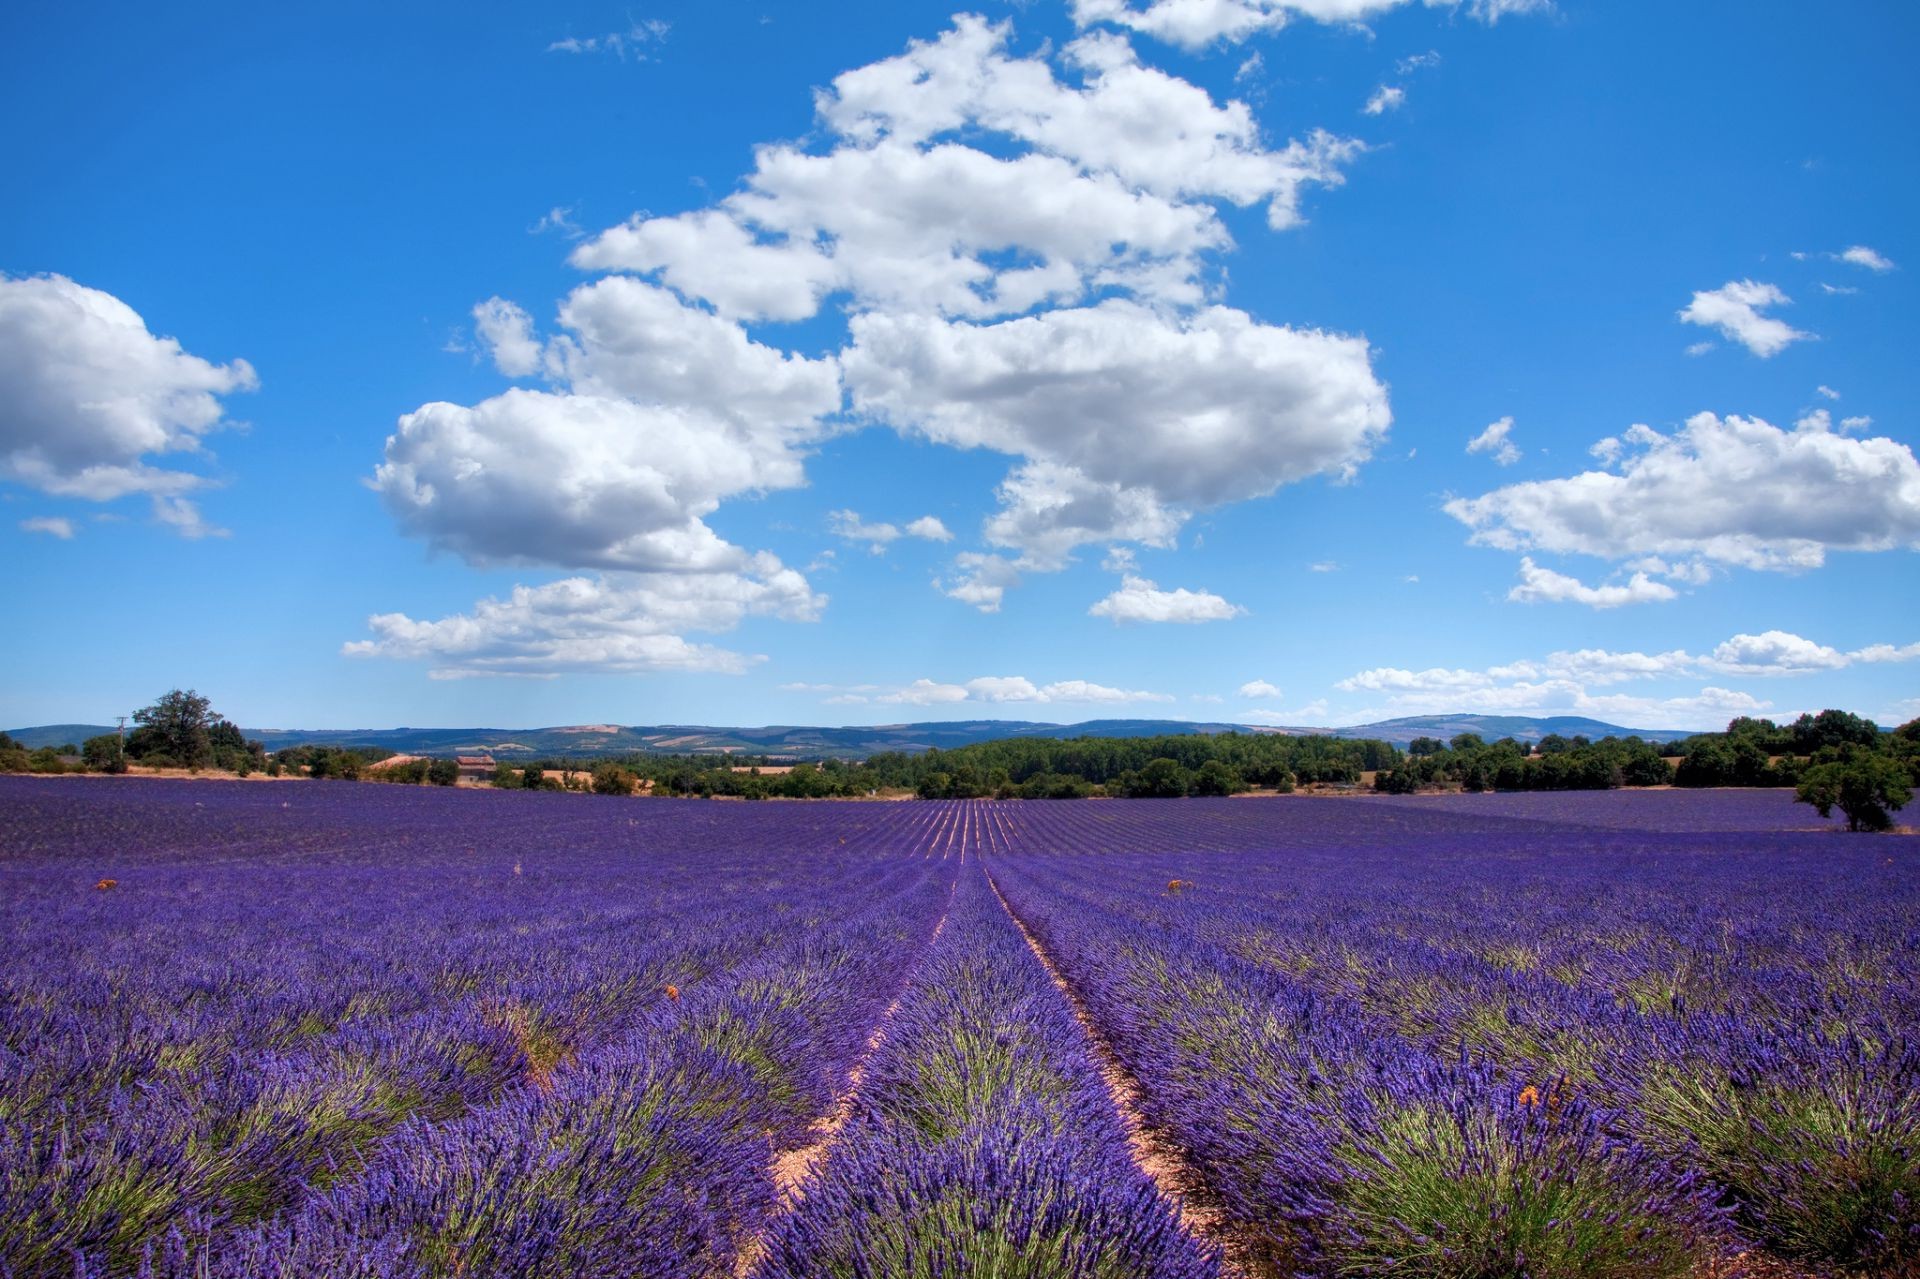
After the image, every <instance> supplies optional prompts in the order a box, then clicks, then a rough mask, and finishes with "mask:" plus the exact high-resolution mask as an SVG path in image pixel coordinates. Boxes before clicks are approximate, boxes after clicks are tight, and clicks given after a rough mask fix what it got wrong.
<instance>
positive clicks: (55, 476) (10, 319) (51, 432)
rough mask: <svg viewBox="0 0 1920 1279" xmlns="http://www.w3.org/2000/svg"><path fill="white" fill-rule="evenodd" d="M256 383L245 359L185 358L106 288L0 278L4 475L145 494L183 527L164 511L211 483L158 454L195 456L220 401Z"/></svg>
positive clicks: (85, 493) (215, 422) (84, 494)
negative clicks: (217, 361)
mask: <svg viewBox="0 0 1920 1279" xmlns="http://www.w3.org/2000/svg"><path fill="white" fill-rule="evenodd" d="M258 385H259V381H258V379H257V378H256V377H255V376H254V372H253V367H252V366H251V365H249V364H248V363H247V362H246V361H245V360H234V361H233V362H232V363H230V364H214V363H212V362H210V361H208V360H204V359H202V358H200V357H199V356H197V355H191V354H189V353H188V352H186V351H185V350H184V349H182V347H181V345H180V343H179V342H178V341H176V340H175V339H173V338H170V337H156V336H154V335H153V334H152V333H151V332H149V331H148V329H147V325H146V321H144V320H143V319H141V318H140V315H139V313H138V312H136V311H135V310H134V309H133V308H132V307H130V306H128V305H127V304H126V303H125V302H122V301H121V300H120V299H119V298H116V297H114V296H113V295H112V294H110V293H104V292H102V291H100V290H99V289H91V288H88V287H86V286H85V285H82V284H76V283H75V282H74V281H72V280H70V279H68V278H67V277H65V276H63V275H40V276H29V277H21V278H15V277H10V276H5V275H0V404H4V406H5V407H4V408H0V479H6V480H11V481H14V482H16V483H19V484H24V485H27V486H29V487H31V488H35V489H38V490H40V491H41V492H43V493H50V494H53V495H54V496H57V497H72V498H80V499H83V500H86V501H93V502H107V501H112V500H114V499H116V498H121V497H126V496H128V495H131V494H142V495H146V496H148V497H151V498H152V499H154V502H155V515H156V517H157V518H159V519H160V521H161V522H162V523H170V524H173V525H174V527H176V528H181V529H182V531H186V527H185V526H183V525H182V524H181V523H180V522H179V521H177V520H173V519H170V518H169V517H170V516H171V515H175V514H177V513H178V512H179V511H181V510H190V509H192V507H191V504H190V503H185V502H179V501H177V499H180V497H181V495H182V494H185V493H190V492H192V491H194V490H195V489H198V488H201V487H204V486H205V485H206V484H207V483H208V481H207V480H206V479H205V478H204V477H203V476H200V475H197V474H194V473H192V472H189V471H182V470H176V469H170V468H167V467H163V466H157V465H155V464H154V462H153V459H155V458H159V457H165V456H167V455H170V454H196V453H200V452H201V451H202V440H203V438H204V437H205V436H206V435H208V434H209V433H211V432H213V431H216V430H218V429H219V428H220V427H222V426H223V425H225V424H226V423H225V419H224V409H223V406H222V405H221V402H220V397H221V396H223V395H228V394H232V393H234V392H237V391H251V390H253V389H254V388H255V387H256V386H258ZM169 499H176V501H175V502H174V503H173V504H171V505H170V504H168V500H169ZM199 527H204V525H201V526H199Z"/></svg>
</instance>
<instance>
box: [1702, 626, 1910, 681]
mask: <svg viewBox="0 0 1920 1279" xmlns="http://www.w3.org/2000/svg"><path fill="white" fill-rule="evenodd" d="M1881 647H1882V648H1891V646H1890V645H1882V646H1881ZM1850 661H1851V659H1850V658H1849V657H1848V656H1847V654H1845V653H1842V652H1840V651H1838V650H1837V649H1832V648H1828V647H1827V646H1826V645H1825V644H1816V643H1814V642H1813V641H1812V640H1810V639H1803V638H1801V637H1800V636H1798V635H1795V634H1793V633H1792V632H1790V631H1764V632H1762V633H1761V634H1759V635H1736V636H1734V637H1733V638H1732V639H1730V640H1728V641H1726V642H1725V643H1724V644H1720V645H1718V646H1716V647H1715V648H1714V650H1713V656H1712V657H1711V658H1708V659H1707V660H1706V661H1705V662H1704V663H1703V665H1706V666H1708V667H1709V668H1710V669H1712V670H1717V671H1724V672H1726V673H1727V674H1730V675H1802V674H1808V673H1810V672H1813V671H1831V670H1838V669H1839V668H1841V667H1843V666H1846V665H1848V664H1849V663H1850Z"/></svg>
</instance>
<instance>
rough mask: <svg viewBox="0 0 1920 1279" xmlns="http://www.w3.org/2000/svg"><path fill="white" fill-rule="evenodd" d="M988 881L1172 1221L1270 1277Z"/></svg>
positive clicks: (1244, 1268) (1225, 1264)
mask: <svg viewBox="0 0 1920 1279" xmlns="http://www.w3.org/2000/svg"><path fill="white" fill-rule="evenodd" d="M987 883H988V884H989V885H991V886H992V888H993V895H994V896H995V897H997V898H999V899H1000V908H1001V909H1002V910H1004V911H1006V912H1007V917H1008V918H1009V919H1011V920H1013V923H1014V927H1016V928H1018V929H1019V930H1020V935H1021V936H1022V937H1024V938H1025V939H1026V942H1027V946H1028V948H1029V949H1031V950H1032V951H1033V954H1034V957H1035V958H1036V959H1038V960H1039V961H1040V965H1041V967H1043V968H1045V969H1046V970H1047V976H1048V977H1049V978H1051V979H1052V980H1053V984H1054V987H1055V988H1056V989H1058V990H1059V991H1060V993H1061V994H1062V995H1063V996H1065V997H1066V1000H1067V1004H1068V1006H1069V1007H1071V1008H1072V1009H1073V1016H1074V1020H1076V1021H1078V1022H1079V1023H1080V1030H1081V1032H1082V1033H1083V1034H1084V1035H1085V1036H1086V1037H1087V1045H1088V1047H1089V1049H1090V1050H1091V1051H1092V1054H1093V1060H1094V1064H1095V1066H1097V1067H1098V1068H1099V1071H1100V1077H1101V1081H1102V1083H1104V1084H1105V1086H1106V1090H1107V1097H1108V1099H1109V1100H1110V1101H1111V1102H1112V1103H1113V1108H1114V1111H1115V1112H1116V1113H1117V1114H1118V1115H1119V1116H1120V1126H1121V1127H1122V1128H1123V1129H1124V1130H1125V1131H1126V1134H1127V1149H1128V1151H1129V1152H1130V1153H1131V1154H1132V1155H1133V1162H1134V1165H1135V1166H1136V1167H1138V1168H1139V1169H1140V1171H1141V1172H1143V1173H1145V1174H1146V1176H1147V1178H1148V1180H1150V1181H1152V1182H1153V1184H1154V1186H1155V1187H1156V1188H1157V1189H1158V1190H1159V1191H1160V1194H1161V1196H1162V1197H1163V1198H1165V1199H1166V1200H1167V1202H1168V1203H1169V1204H1171V1205H1172V1207H1173V1211H1174V1215H1175V1217H1176V1218H1177V1219H1178V1220H1179V1222H1180V1224H1181V1225H1182V1226H1183V1227H1185V1228H1186V1229H1187V1231H1189V1232H1190V1233H1191V1234H1193V1235H1194V1236H1196V1237H1197V1238H1199V1239H1202V1240H1205V1241H1206V1242H1208V1243H1210V1244H1212V1245H1214V1246H1215V1247H1216V1248H1218V1249H1219V1250H1220V1254H1221V1273H1222V1274H1223V1275H1225V1276H1226V1277H1227V1279H1266V1277H1267V1276H1269V1275H1275V1274H1278V1273H1279V1269H1278V1268H1277V1267H1276V1266H1275V1265H1274V1263H1273V1262H1272V1261H1270V1260H1268V1258H1271V1257H1272V1256H1273V1255H1274V1253H1275V1248H1274V1245H1273V1242H1272V1241H1266V1240H1262V1239H1260V1238H1258V1237H1256V1236H1255V1235H1254V1234H1253V1233H1252V1232H1250V1231H1248V1230H1247V1229H1245V1228H1244V1227H1242V1226H1240V1225H1239V1224H1238V1223H1236V1222H1234V1221H1232V1220H1231V1219H1230V1218H1229V1217H1228V1216H1227V1214H1226V1212H1225V1211H1224V1210H1223V1209H1222V1208H1221V1206H1220V1203H1219V1200H1218V1198H1217V1196H1215V1195H1214V1194H1213V1193H1212V1192H1211V1191H1210V1190H1209V1189H1208V1188H1207V1184H1206V1179H1205V1178H1203V1177H1202V1176H1201V1175H1200V1172H1199V1170H1198V1169H1196V1168H1195V1167H1194V1166H1193V1165H1192V1163H1190V1162H1189V1161H1188V1159H1187V1157H1186V1153H1185V1152H1184V1151H1182V1150H1181V1149H1180V1147H1179V1145H1178V1144H1177V1143H1176V1142H1175V1141H1174V1140H1173V1139H1172V1137H1171V1136H1170V1135H1169V1134H1168V1133H1166V1132H1165V1131H1163V1130H1162V1129H1159V1128H1156V1127H1153V1126H1152V1125H1150V1124H1148V1123H1147V1122H1146V1120H1145V1118H1144V1114H1145V1109H1144V1108H1145V1103H1146V1094H1145V1092H1144V1091H1143V1090H1142V1089H1141V1087H1140V1081H1139V1080H1138V1079H1136V1078H1134V1076H1133V1072H1131V1071H1129V1070H1128V1069H1127V1068H1126V1066H1125V1065H1123V1064H1122V1063H1121V1061H1120V1057H1119V1054H1117V1053H1116V1052H1114V1050H1113V1044H1112V1043H1111V1042H1110V1041H1109V1040H1108V1039H1107V1037H1106V1035H1105V1033H1104V1032H1102V1031H1101V1029H1100V1027H1099V1026H1098V1025H1097V1024H1095V1022H1094V1020H1093V1014H1092V1013H1091V1012H1090V1011H1089V1010H1088V1008H1087V1005H1086V1003H1085V1001H1083V1000H1082V999H1081V998H1080V993H1079V992H1078V991H1076V990H1075V989H1074V988H1073V984H1072V983H1071V982H1069V981H1068V980H1067V978H1066V975H1065V974H1064V973H1062V972H1061V971H1060V966H1059V965H1058V964H1056V963H1054V962H1053V956H1052V955H1051V954H1049V953H1048V952H1047V948H1046V947H1045V946H1043V945H1042V944H1041V943H1040V939H1039V938H1038V937H1036V936H1034V934H1033V930H1032V929H1030V928H1028V927H1027V923H1026V921H1025V920H1023V919H1021V918H1020V916H1019V914H1018V913H1017V912H1016V911H1015V910H1014V909H1013V906H1012V905H1011V904H1010V903H1009V902H1008V901H1007V898H1006V894H1005V893H1002V892H1001V891H1000V885H999V884H998V883H997V882H995V880H994V878H993V875H992V874H991V873H989V874H988V875H987ZM1755 1279H1759V1277H1758V1276H1756V1277H1755Z"/></svg>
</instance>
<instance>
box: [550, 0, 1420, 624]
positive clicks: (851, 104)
mask: <svg viewBox="0 0 1920 1279" xmlns="http://www.w3.org/2000/svg"><path fill="white" fill-rule="evenodd" d="M1011 38H1012V27H1011V25H1010V24H1008V23H1004V22H1001V23H994V22H989V21H987V20H986V19H984V18H980V17H977V16H970V15H962V16H960V17H957V18H956V19H955V20H954V25H953V27H952V28H951V29H950V30H949V31H947V32H946V33H944V34H943V35H941V36H940V37H938V38H937V39H933V40H926V41H915V42H913V43H911V44H910V45H909V47H908V48H907V50H906V51H905V52H904V53H902V54H900V55H898V56H897V57H892V58H886V59H883V60H881V61H879V62H875V63H872V64H870V65H867V66H863V67H859V68H856V69H854V70H851V71H848V72H846V73H844V74H842V75H840V76H838V77H836V78H835V79H834V81H833V82H832V84H831V86H830V87H829V88H827V89H825V90H822V91H821V92H820V93H819V94H818V95H817V98H816V111H817V116H818V119H819V123H820V125H821V132H820V134H819V135H818V145H811V146H804V147H803V146H800V145H795V144H786V143H781V144H774V145H769V146H765V147H762V148H761V149H760V150H759V151H758V152H757V153H756V157H755V162H754V165H753V168H752V171H751V172H750V173H749V174H748V175H747V176H746V177H745V179H744V180H743V182H742V185H741V187H740V189H738V190H737V191H735V192H734V193H733V194H731V195H729V196H727V197H725V198H723V199H722V200H720V201H718V202H717V203H715V204H713V205H710V206H708V207H705V208H701V209H695V210H691V211H689V212H686V213H682V214H675V215H668V216H645V215H639V216H636V217H634V218H632V219H630V220H628V221H627V222H625V223H623V224H620V225H618V226H615V227H612V228H610V229H608V230H607V231H605V232H603V233H602V234H600V235H598V236H595V237H592V238H591V239H589V240H587V241H585V242H584V243H582V244H581V245H580V246H579V247H578V248H577V249H576V250H575V251H574V253H573V255H572V261H573V262H574V264H575V265H576V266H579V267H582V268H585V269H590V270H602V271H619V272H633V273H638V274H641V275H645V276H649V277H651V278H652V279H653V280H655V281H657V282H658V283H659V284H660V285H664V286H666V287H667V288H670V289H672V290H674V291H676V292H677V293H679V294H680V295H682V296H683V297H685V298H688V299H695V300H697V301H699V302H700V303H702V304H704V305H705V306H710V307H712V308H713V311H714V313H715V314H714V315H713V316H712V317H711V318H712V319H713V320H715V322H719V323H730V322H734V321H741V320H744V321H754V320H801V319H807V318H810V317H814V316H816V315H818V314H819V313H820V312H821V311H822V309H823V308H824V307H826V306H827V305H828V304H829V302H830V301H831V302H835V303H837V304H838V305H840V306H841V307H842V308H843V309H844V311H845V312H846V314H847V315H848V316H849V321H848V328H849V339H850V340H849V345H848V346H847V348H846V349H845V351H843V352H842V353H841V355H840V356H839V357H838V365H839V367H840V368H843V369H844V374H845V385H846V387H847V390H848V391H849V392H850V394H851V397H852V407H853V409H854V411H855V414H856V415H857V418H858V419H859V420H861V421H865V422H874V423H880V424H884V425H886V426H889V427H891V428H893V429H894V430H896V431H899V432H901V433H903V434H907V435H913V436H919V437H922V438H926V439H930V440H934V441H936V442H939V443H943V444H947V445H951V446H953V447H957V448H969V449H970V448H984V449H990V450H993V451H996V452H1000V453H1003V454H1006V455H1008V456H1010V457H1012V458H1015V459H1017V464H1016V466H1015V468H1014V470H1013V471H1012V472H1011V473H1010V474H1009V475H1008V477H1007V479H1006V481H1005V482H1004V483H1003V484H1002V485H1001V488H1000V498H1001V502H1002V508H1001V510H1000V511H999V512H998V513H997V514H996V515H994V516H993V517H991V518H989V520H988V521H987V522H986V524H985V527H984V530H983V531H984V534H985V539H986V542H987V544H988V545H989V546H990V547H996V548H1000V549H1001V550H1004V551H1008V552H1011V554H1010V555H1008V556H986V557H983V556H982V555H981V553H979V552H969V553H967V554H968V555H969V556H971V558H969V559H964V560H956V563H955V566H954V571H953V572H952V573H951V574H949V575H948V578H947V581H946V582H945V583H944V584H943V586H942V589H944V590H947V591H948V592H949V593H950V594H955V595H956V596H958V597H959V598H962V599H965V600H967V601H968V602H970V603H973V604H974V605H975V606H976V607H980V608H982V609H985V610H989V611H991V610H993V609H996V608H998V607H999V606H1000V603H1001V600H1002V598H1003V596H1004V592H1005V590H1006V589H1007V587H1008V586H1010V585H1012V583H1013V582H1014V581H1015V580H1017V578H1018V576H1019V574H1020V573H1021V572H1042V571H1052V570H1055V569H1058V568H1060V567H1063V566H1064V565H1065V564H1066V563H1068V562H1069V561H1070V559H1071V555H1072V552H1073V550H1074V548H1076V547H1078V546H1080V545H1083V544H1085V543H1088V542H1093V541H1106V542H1113V541H1138V542H1141V543H1143V544H1148V545H1155V546H1169V545H1171V544H1172V543H1173V539H1174V537H1175V536H1176V534H1177V532H1178V530H1179V528H1180V526H1181V524H1182V523H1183V522H1184V521H1185V520H1186V519H1187V518H1188V516H1189V515H1190V514H1191V512H1192V511H1194V510H1195V509H1200V508H1205V507H1208V506H1212V505H1217V504H1221V503H1226V502H1235V501H1243V500H1248V499H1251V498H1258V497H1264V496H1267V495H1269V494H1271V493H1273V492H1274V491H1275V490H1276V489H1278V488H1279V487H1281V486H1282V485H1285V484H1288V483H1293V482H1296V481H1298V480H1301V479H1304V478H1307V477H1309V476H1315V475H1328V476H1335V477H1344V476H1346V475H1350V474H1351V473H1352V472H1353V470H1354V469H1355V468H1356V467H1357V466H1359V465H1360V464H1361V463H1362V462H1364V461H1365V460H1366V459H1367V457H1368V455H1369V454H1370V452H1371V450H1372V448H1373V446H1374V444H1375V443H1376V441H1377V440H1378V439H1379V438H1380V437H1381V436H1382V435H1384V433H1385V431H1386V429H1387V427H1388V425H1389V422H1390V413H1389V411H1388V408H1387V395H1386V390H1385V388H1384V387H1383V386H1382V385H1381V384H1380V383H1379V381H1378V380H1377V379H1376V378H1375V377H1374V375H1373V372H1372V367H1371V352H1370V350H1369V348H1368V346H1367V343H1366V341H1365V339H1364V338H1357V337H1350V336H1345V335H1339V334H1329V333H1323V332H1318V331H1311V330H1296V329H1292V328H1288V327H1284V326H1280V325H1272V324H1266V323H1263V322H1260V321H1256V320H1254V319H1253V318H1252V317H1250V316H1248V315H1247V314H1245V313H1244V312H1240V311H1236V310H1233V309H1230V308H1228V307H1225V306H1221V305H1218V304H1216V303H1215V299H1216V298H1217V297H1218V295H1219V293H1220V289H1221V285H1222V283H1223V279H1224V277H1223V276H1221V275H1220V273H1219V271H1218V268H1217V265H1216V260H1217V258H1218V256H1219V255H1220V254H1221V253H1223V252H1225V251H1226V250H1228V249H1230V248H1231V247H1232V244H1231V238H1230V237H1229V235H1228V233H1227V231H1226V228H1225V224H1224V222H1223V220H1222V218H1221V216H1220V208H1221V207H1222V206H1234V207H1242V208H1245V207H1264V209H1265V212H1266V220H1267V222H1268V224H1269V225H1270V226H1272V227H1275V228H1284V227H1287V226H1290V225H1292V224H1294V223H1295V222H1297V221H1298V220H1299V219H1300V208H1301V198H1302V193H1303V192H1304V191H1305V190H1306V189H1308V188H1310V187H1313V186H1316V185H1317V186H1335V185H1338V184H1339V183H1340V182H1341V181H1343V169H1344V166H1345V165H1346V164H1347V163H1348V162H1349V161H1350V160H1351V159H1352V158H1353V157H1354V156H1356V155H1358V154H1359V153H1360V150H1361V147H1360V144H1359V143H1357V142H1355V141H1353V140H1351V139H1344V138H1339V137H1336V136H1334V135H1332V134H1329V133H1325V132H1320V131H1316V132H1312V133H1309V134H1307V135H1306V136H1304V137H1301V138H1296V139H1294V140H1293V141H1290V142H1287V143H1286V144H1285V145H1272V144H1270V143H1269V141H1268V140H1267V138H1266V136H1265V135H1264V133H1263V131H1262V130H1261V128H1260V126H1259V123H1258V122H1257V121H1256V120H1255V119H1254V117H1253V114H1252V112H1251V110H1250V109H1249V108H1248V107H1247V106H1246V104H1244V103H1241V102H1226V103H1221V102H1217V101H1215V99H1214V98H1213V97H1212V96H1211V95H1210V94H1209V93H1208V92H1207V91H1206V90H1204V89H1202V88H1200V87H1199V86H1197V85H1195V84H1192V83H1190V82H1188V81H1186V80H1183V79H1180V78H1179V77H1177V76H1173V75H1170V74H1168V73H1167V72H1164V71H1162V70H1159V69H1158V68H1155V67H1152V66H1150V65H1147V64H1146V63H1145V62H1143V61H1142V60H1141V59H1140V57H1139V56H1138V54H1137V53H1136V51H1135V50H1134V49H1133V47H1132V46H1131V45H1130V44H1129V43H1128V41H1127V39H1126V38H1125V37H1123V36H1121V35H1117V34H1114V33H1112V32H1107V31H1099V32H1092V33H1089V34H1086V35H1083V36H1082V37H1081V38H1079V39H1077V40H1075V41H1073V42H1071V43H1070V44H1068V45H1066V46H1065V47H1062V48H1059V49H1054V48H1051V47H1048V48H1043V49H1042V50H1041V51H1039V52H1037V53H1034V54H1032V55H1026V56H1021V55H1017V54H1015V53H1014V52H1012V51H1011V48H1010V42H1011ZM628 281H629V283H634V281H632V280H631V278H630V277H628ZM642 287H648V286H646V285H644V284H643V285H642ZM549 359H550V357H549Z"/></svg>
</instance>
